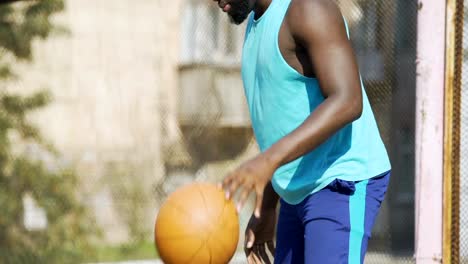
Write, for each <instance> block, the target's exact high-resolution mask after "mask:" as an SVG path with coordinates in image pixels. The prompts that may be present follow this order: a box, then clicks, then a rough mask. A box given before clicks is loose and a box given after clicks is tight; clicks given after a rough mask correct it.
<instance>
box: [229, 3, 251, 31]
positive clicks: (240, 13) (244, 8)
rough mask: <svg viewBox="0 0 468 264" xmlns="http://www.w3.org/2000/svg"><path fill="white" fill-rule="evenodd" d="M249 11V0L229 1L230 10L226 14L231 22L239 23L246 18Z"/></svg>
mask: <svg viewBox="0 0 468 264" xmlns="http://www.w3.org/2000/svg"><path fill="white" fill-rule="evenodd" d="M251 11H252V8H251V7H250V5H249V1H247V0H239V1H236V2H234V3H231V10H230V12H229V14H228V15H229V18H230V19H231V22H232V23H234V24H236V25H240V24H242V22H244V21H245V20H246V19H247V17H248V16H249V14H250V12H251Z"/></svg>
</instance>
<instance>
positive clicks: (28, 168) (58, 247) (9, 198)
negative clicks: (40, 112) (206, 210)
mask: <svg viewBox="0 0 468 264" xmlns="http://www.w3.org/2000/svg"><path fill="white" fill-rule="evenodd" d="M63 8H64V3H63V1H62V0H40V1H27V2H15V3H13V4H3V5H0V83H4V81H5V80H6V79H9V78H11V77H14V69H12V67H11V65H12V64H13V62H14V61H15V60H24V61H30V60H31V59H32V57H33V56H32V54H33V53H32V43H33V41H34V40H35V39H45V38H46V37H48V36H49V35H50V33H51V32H52V31H53V30H54V26H53V25H52V22H51V16H52V15H53V14H55V13H57V12H59V11H61V10H63ZM18 78H20V77H18ZM2 88H3V87H1V86H0V89H2ZM48 102H50V96H49V94H48V93H47V92H38V93H36V94H33V95H30V96H20V95H17V94H11V93H6V92H0V208H1V214H0V263H52V264H53V263H79V262H81V261H82V260H83V257H84V255H85V254H86V255H87V257H89V255H90V253H91V248H89V239H90V234H94V233H95V232H96V230H94V229H93V227H94V226H95V225H94V224H93V223H90V222H89V221H90V220H89V219H90V218H89V217H88V216H87V213H86V209H85V207H84V206H83V205H82V203H81V202H80V199H79V196H78V195H77V189H78V188H77V186H78V184H79V183H78V179H77V177H76V175H75V174H74V172H73V170H71V169H69V168H67V167H66V166H60V164H59V162H58V160H59V159H58V157H57V156H56V155H54V153H53V152H52V151H51V149H50V148H49V147H48V146H46V145H45V144H44V143H43V139H42V137H41V135H40V133H39V131H38V129H37V128H36V127H35V126H34V125H32V124H31V123H30V122H29V121H28V118H27V116H28V113H30V112H32V111H35V110H37V109H40V108H41V107H44V106H46V105H47V103H48ZM11 135H17V138H16V140H12V137H11ZM19 145H28V146H35V147H36V148H38V149H40V150H41V151H42V152H41V154H39V155H36V156H33V155H30V154H27V153H26V152H24V151H19V152H18V151H17V152H15V149H17V148H18V146H19ZM44 156H47V157H49V159H48V160H47V162H45V161H43V159H42V158H43V157H44ZM50 157H52V158H50ZM25 195H30V196H31V197H33V199H34V200H35V201H36V203H37V204H38V205H39V206H40V207H41V208H43V209H44V210H45V212H46V215H47V222H48V225H47V228H46V229H45V230H36V231H31V230H27V229H26V228H25V226H24V224H23V217H24V208H23V200H22V199H23V197H24V196H25Z"/></svg>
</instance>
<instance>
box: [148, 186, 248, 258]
mask: <svg viewBox="0 0 468 264" xmlns="http://www.w3.org/2000/svg"><path fill="white" fill-rule="evenodd" d="M238 241H239V220H238V216H237V212H236V208H235V206H234V203H233V202H232V201H231V200H226V198H225V196H224V192H223V191H222V190H220V189H219V188H217V187H216V186H214V185H211V184H205V183H194V184H190V185H187V186H185V187H182V188H180V189H178V190H177V191H175V192H174V193H172V194H171V195H170V196H169V197H168V198H167V200H166V201H165V203H164V204H163V205H162V207H161V209H160V210H159V214H158V217H157V219H156V225H155V243H156V247H157V249H158V252H159V256H160V257H161V259H162V261H163V262H164V263H166V264H184V263H187V264H189V263H193V264H204V263H207V264H208V263H212V264H226V263H228V262H229V260H230V259H231V258H232V256H233V255H234V253H235V251H236V247H237V243H238Z"/></svg>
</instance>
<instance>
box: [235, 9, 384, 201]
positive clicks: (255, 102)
mask: <svg viewBox="0 0 468 264" xmlns="http://www.w3.org/2000/svg"><path fill="white" fill-rule="evenodd" d="M290 3H291V0H273V1H272V2H271V4H270V6H269V7H268V9H267V10H266V11H265V13H264V14H263V15H262V16H261V17H260V18H259V19H258V20H255V19H254V14H253V13H252V14H250V17H249V20H248V25H247V29H246V34H245V41H244V47H243V54H242V79H243V83H244V89H245V95H246V98H247V103H248V107H249V111H250V117H251V120H252V127H253V130H254V134H255V137H256V140H257V143H258V145H259V148H260V150H261V151H262V152H263V151H265V150H267V149H268V148H269V147H270V146H271V145H273V144H274V143H275V142H277V141H278V140H279V139H281V138H282V137H284V136H285V135H287V134H289V133H291V132H292V131H293V130H295V129H296V128H297V127H299V126H300V125H301V124H302V123H303V122H304V121H305V119H306V118H307V117H309V115H310V114H311V112H313V111H314V109H315V108H316V107H317V106H318V105H319V104H321V103H322V102H323V101H324V97H323V95H322V93H321V91H320V87H319V83H318V80H317V79H315V78H309V77H305V76H303V75H302V74H300V73H299V72H297V71H296V70H295V69H294V68H292V67H291V66H290V65H289V64H288V63H287V62H286V60H285V59H284V58H283V56H282V54H281V52H280V49H279V45H278V36H279V31H280V27H281V24H282V21H283V19H284V17H285V15H286V12H287V10H288V8H289V5H290ZM345 24H346V22H345ZM347 27H348V26H347V25H346V29H347V31H348V28H347ZM348 37H349V33H348ZM361 86H362V92H363V112H362V115H361V117H360V118H359V119H358V120H356V121H354V122H353V123H351V124H349V125H347V126H346V127H344V128H342V129H341V130H340V131H338V132H337V133H335V134H334V135H333V136H331V137H330V138H329V139H328V140H327V141H326V142H324V143H322V144H321V145H320V146H318V147H317V148H316V149H314V150H313V151H311V152H309V153H307V154H306V155H304V156H302V157H300V158H298V159H296V160H294V161H292V162H290V163H288V164H285V165H283V166H282V167H280V168H279V169H278V170H277V171H276V172H275V174H274V175H273V178H272V185H273V188H274V189H275V191H276V192H277V193H278V194H279V195H280V197H281V198H283V199H284V200H285V201H286V202H287V203H290V204H298V203H300V202H301V201H302V200H303V199H304V198H305V197H307V196H308V195H310V194H313V193H315V192H317V191H319V190H321V189H323V188H324V187H326V186H327V185H328V184H330V183H331V182H332V181H334V180H335V179H341V180H346V181H361V180H366V179H369V178H372V177H375V176H377V175H380V174H382V173H384V172H386V171H389V170H390V167H391V166H390V161H389V159H388V155H387V151H386V149H385V146H384V144H383V142H382V139H381V137H380V134H379V130H378V127H377V124H376V121H375V118H374V115H373V113H372V109H371V106H370V104H369V100H368V98H367V95H366V93H365V90H364V87H363V85H362V80H361Z"/></svg>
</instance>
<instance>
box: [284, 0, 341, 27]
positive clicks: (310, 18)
mask: <svg viewBox="0 0 468 264" xmlns="http://www.w3.org/2000/svg"><path fill="white" fill-rule="evenodd" d="M286 21H287V23H288V25H289V27H290V29H291V32H296V33H299V34H301V32H302V31H306V32H311V31H312V32H314V31H328V32H330V31H336V30H338V31H341V30H342V29H344V28H345V27H344V20H343V16H342V14H341V11H340V8H339V7H338V5H337V4H336V3H335V1H333V0H291V4H290V6H289V10H288V13H287V16H286Z"/></svg>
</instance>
